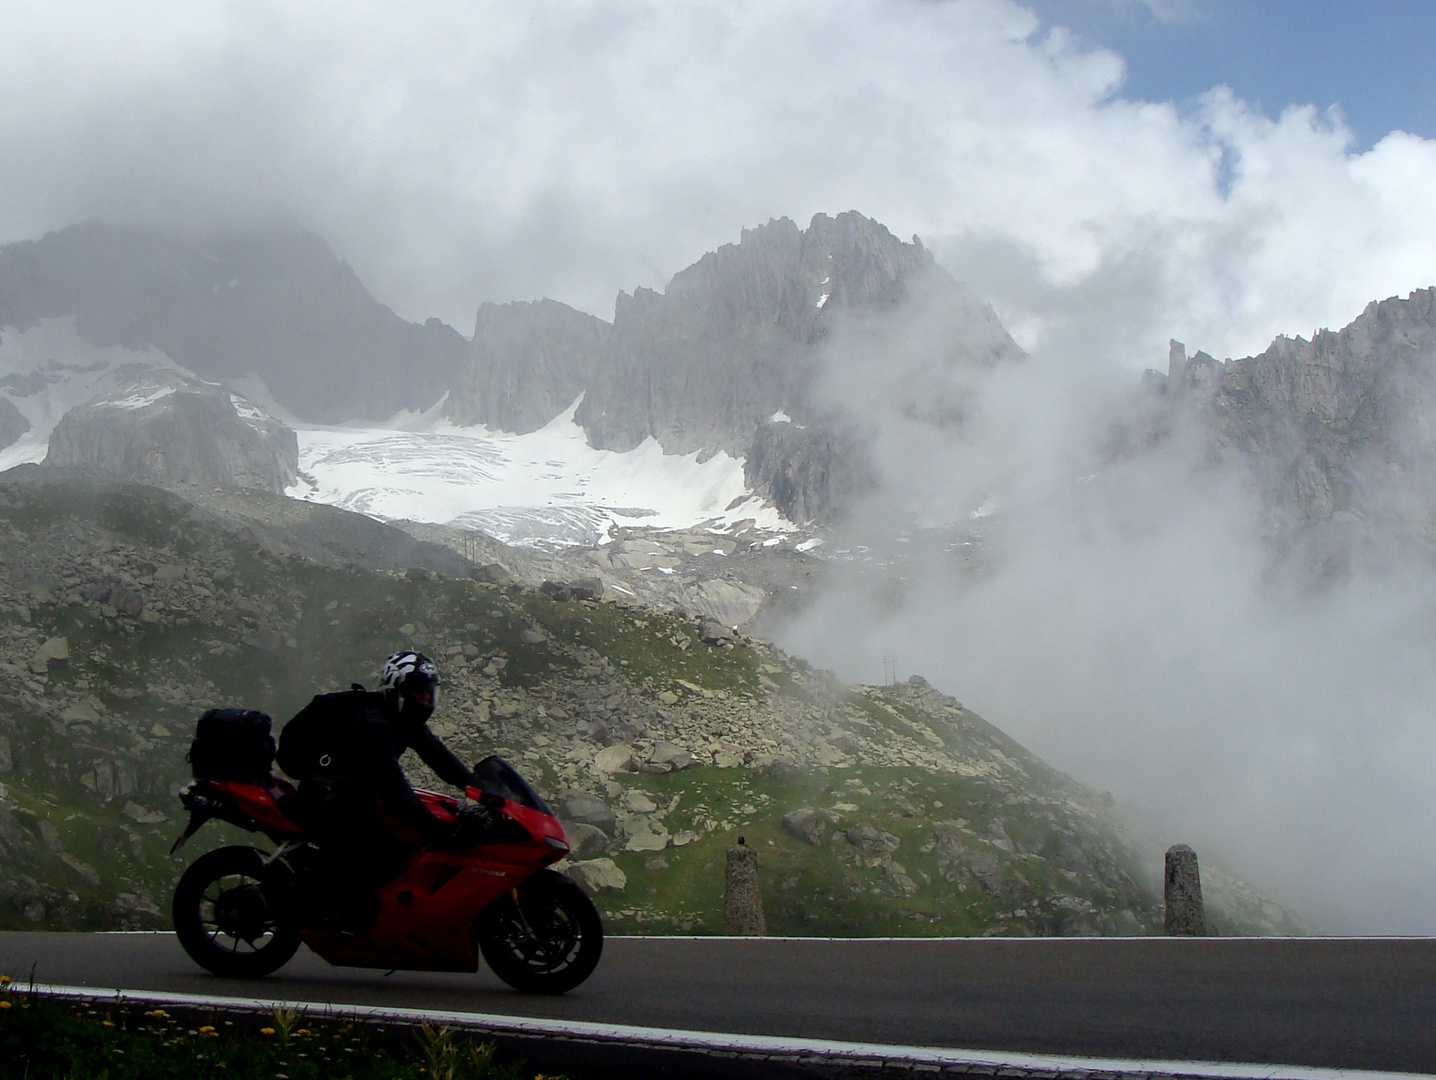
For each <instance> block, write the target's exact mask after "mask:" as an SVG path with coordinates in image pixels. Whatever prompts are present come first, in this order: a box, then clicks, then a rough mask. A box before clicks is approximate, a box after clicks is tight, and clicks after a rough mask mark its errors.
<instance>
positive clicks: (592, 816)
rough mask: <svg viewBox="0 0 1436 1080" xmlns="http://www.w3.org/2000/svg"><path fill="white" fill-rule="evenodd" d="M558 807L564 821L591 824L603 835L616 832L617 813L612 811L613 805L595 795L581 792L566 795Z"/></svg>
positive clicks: (611, 834) (610, 834) (612, 834)
mask: <svg viewBox="0 0 1436 1080" xmlns="http://www.w3.org/2000/svg"><path fill="white" fill-rule="evenodd" d="M559 809H560V814H561V816H562V818H563V820H564V821H574V822H577V823H578V824H580V825H592V826H593V827H594V828H595V829H598V830H600V831H601V832H603V834H604V835H605V836H615V835H617V833H618V815H617V814H615V813H614V812H613V807H611V806H609V805H608V803H606V802H604V801H603V800H602V799H600V798H597V797H596V796H593V795H586V794H583V793H575V794H573V795H569V796H566V797H565V798H564V799H563V800H562V802H561V803H560V807H559Z"/></svg>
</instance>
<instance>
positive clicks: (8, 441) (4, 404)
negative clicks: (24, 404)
mask: <svg viewBox="0 0 1436 1080" xmlns="http://www.w3.org/2000/svg"><path fill="white" fill-rule="evenodd" d="M29 430H30V421H28V420H26V419H25V414H24V413H22V412H21V411H20V410H19V409H17V408H16V407H15V403H14V402H13V401H11V400H10V399H9V398H0V450H4V449H5V448H6V447H7V446H12V445H14V443H15V440H17V439H18V438H20V436H21V435H24V434H25V432H27V431H29Z"/></svg>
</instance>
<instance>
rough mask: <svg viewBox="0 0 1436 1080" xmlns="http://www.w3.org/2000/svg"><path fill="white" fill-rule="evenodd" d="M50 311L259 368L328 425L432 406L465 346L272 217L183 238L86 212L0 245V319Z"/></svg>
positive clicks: (208, 365) (20, 323)
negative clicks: (402, 311)
mask: <svg viewBox="0 0 1436 1080" xmlns="http://www.w3.org/2000/svg"><path fill="white" fill-rule="evenodd" d="M62 316H73V317H74V318H75V321H76V325H77V327H78V328H79V331H80V333H81V334H82V335H83V336H84V337H85V339H86V340H88V341H89V342H90V343H91V344H93V345H96V346H108V345H123V346H126V347H128V348H130V349H135V350H143V349H145V348H147V347H150V346H153V347H154V348H156V349H158V350H160V351H161V352H163V353H164V354H165V355H166V356H168V357H169V358H170V359H171V360H173V361H174V362H175V363H177V364H180V365H182V366H184V367H185V368H187V369H189V370H190V371H192V372H194V373H195V374H197V375H199V376H201V377H203V378H209V379H238V378H245V377H249V376H257V377H258V378H260V379H262V380H263V381H264V382H265V384H266V385H267V386H268V388H269V390H270V392H271V393H273V395H274V396H275V398H276V399H278V400H279V402H280V403H281V404H283V405H284V406H285V408H287V409H289V411H290V412H292V413H294V414H295V415H296V416H298V417H300V418H302V419H305V420H312V421H318V422H326V423H327V422H338V421H343V420H353V419H358V418H368V419H384V418H387V417H389V416H392V415H393V414H394V413H395V412H397V411H398V410H399V409H402V408H425V407H428V406H430V405H432V404H433V403H434V402H435V401H437V400H438V399H439V398H440V397H441V396H442V395H443V393H444V392H445V390H447V389H449V387H450V386H451V385H452V384H453V382H454V379H455V376H456V374H457V369H458V362H459V359H460V357H461V356H462V355H463V354H464V352H465V351H466V348H467V346H466V344H465V342H464V339H463V336H462V335H460V334H459V333H458V332H457V331H455V330H454V329H452V328H451V327H449V326H446V325H444V324H443V323H441V322H439V321H438V320H436V319H431V320H429V321H428V322H427V323H425V324H424V325H422V326H419V325H416V324H413V323H409V322H406V321H404V320H403V319H401V318H400V317H399V316H397V315H395V314H394V312H392V311H390V310H389V309H388V308H387V307H385V306H384V305H382V304H380V303H379V302H378V301H377V300H375V299H374V298H373V297H372V296H370V295H369V293H368V291H367V290H366V289H365V288H364V286H363V285H362V284H361V283H360V281H359V279H358V278H357V277H356V276H355V274H354V272H353V271H352V270H351V269H350V268H349V267H348V265H347V264H345V263H343V262H341V261H340V260H339V259H338V258H336V257H335V255H334V253H333V252H332V251H330V249H329V247H328V245H327V244H325V243H324V241H323V240H321V239H319V238H318V237H317V236H314V235H312V234H310V233H305V232H302V231H300V230H298V229H295V228H290V227H284V226H274V227H267V228H255V229H248V230H241V231H233V232H223V233H216V234H213V235H209V236H189V235H182V234H176V233H165V232H161V231H158V230H153V229H141V228H131V227H125V226H118V225H107V224H102V223H99V222H91V223H88V224H84V225H74V226H70V227H69V228H65V229H61V230H60V231H59V232H55V233H49V234H47V235H46V236H44V237H43V238H42V239H40V240H37V241H27V242H24V243H15V244H8V245H6V246H5V247H3V248H0V326H9V327H14V328H16V329H18V330H26V329H28V328H30V327H32V326H34V325H36V324H37V323H39V322H40V321H41V320H44V319H53V318H58V317H62Z"/></svg>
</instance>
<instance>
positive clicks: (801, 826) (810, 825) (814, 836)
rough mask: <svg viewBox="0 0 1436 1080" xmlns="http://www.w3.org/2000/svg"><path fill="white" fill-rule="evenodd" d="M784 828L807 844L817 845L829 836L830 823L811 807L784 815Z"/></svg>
mask: <svg viewBox="0 0 1436 1080" xmlns="http://www.w3.org/2000/svg"><path fill="white" fill-rule="evenodd" d="M783 828H784V829H786V830H787V831H788V834H789V835H790V836H793V837H795V838H797V839H798V840H801V841H803V842H804V843H805V844H817V843H819V842H820V841H821V840H822V839H823V837H824V835H826V834H827V831H828V821H827V818H825V817H823V815H822V814H819V813H818V812H817V811H816V810H814V809H813V808H812V807H811V806H804V807H800V808H799V809H797V810H792V811H790V812H788V813H786V814H784V815H783Z"/></svg>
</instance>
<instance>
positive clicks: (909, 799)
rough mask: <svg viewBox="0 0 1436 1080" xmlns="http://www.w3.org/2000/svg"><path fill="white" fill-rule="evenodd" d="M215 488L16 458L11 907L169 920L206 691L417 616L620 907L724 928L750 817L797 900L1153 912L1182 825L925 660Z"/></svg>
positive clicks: (786, 912)
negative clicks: (749, 632)
mask: <svg viewBox="0 0 1436 1080" xmlns="http://www.w3.org/2000/svg"><path fill="white" fill-rule="evenodd" d="M196 490H202V489H196ZM211 490H212V491H214V492H216V495H215V502H214V503H213V504H212V505H209V506H199V505H197V504H195V503H194V502H191V501H188V500H185V499H182V498H180V497H178V496H177V495H175V494H173V493H170V492H165V491H162V490H159V489H156V488H153V487H146V486H141V485H135V484H126V483H119V482H112V481H105V480H102V479H98V478H96V477H94V476H91V475H86V474H77V473H74V472H67V471H64V470H55V469H43V468H38V467H25V468H22V469H17V470H12V471H11V472H9V473H6V474H4V475H3V476H0V636H3V638H4V641H5V650H4V656H5V660H4V663H3V666H0V675H3V678H0V784H3V794H0V847H3V849H4V850H3V854H0V867H3V869H0V922H2V923H4V924H6V925H10V926H55V927H60V926H67V927H76V926H92V927H103V926H115V925H160V924H162V923H163V916H162V914H161V912H162V909H163V907H164V905H165V897H166V892H167V890H168V888H169V887H170V883H171V882H172V880H173V878H174V876H175V874H176V873H177V872H178V870H179V869H180V867H181V866H182V865H183V862H184V860H183V859H171V858H170V857H169V856H168V855H167V854H166V847H167V844H168V841H169V840H170V839H171V838H172V836H173V834H174V833H175V831H176V830H177V828H178V823H177V822H176V821H174V820H173V817H174V815H175V811H176V807H175V805H174V802H173V797H172V793H173V791H174V789H175V787H176V786H177V785H178V783H179V782H180V781H181V780H182V779H183V777H184V774H185V772H186V766H185V764H184V758H183V755H184V752H185V750H186V748H187V743H188V738H189V734H190V732H191V730H192V725H193V722H194V719H195V718H196V716H197V715H198V713H199V712H200V711H201V710H202V709H204V708H206V707H211V706H215V705H220V704H237V703H243V704H246V705H250V706H253V707H259V708H263V709H266V710H267V711H270V712H271V713H272V714H274V715H275V716H277V717H280V718H282V717H284V716H287V715H290V714H292V713H293V712H294V711H295V710H296V709H297V708H298V707H299V706H300V705H302V704H303V702H304V701H305V700H306V699H307V697H308V695H309V694H311V693H313V692H315V691H316V690H324V689H337V688H340V687H344V686H347V685H348V684H349V682H350V681H351V680H353V679H356V678H358V679H361V680H363V679H369V678H372V674H373V670H374V668H375V666H376V665H377V662H378V660H379V658H380V657H382V656H383V655H384V654H385V653H387V652H388V651H389V650H391V649H392V648H394V647H395V646H396V645H399V644H401V643H403V644H409V643H412V644H414V645H416V646H418V647H420V648H423V649H425V650H427V651H429V652H431V653H432V654H434V655H436V656H437V657H439V659H440V663H441V666H442V669H443V671H444V675H445V694H444V708H443V712H442V714H441V716H440V718H439V721H438V723H437V730H438V731H439V732H440V733H441V734H442V735H443V737H444V738H446V739H447V740H448V741H450V742H451V744H453V745H454V746H455V747H456V748H457V749H458V750H459V752H460V753H462V754H464V755H465V756H467V757H477V756H479V755H482V754H484V753H488V752H492V751H497V752H500V753H503V754H505V755H506V756H509V757H511V758H513V759H515V760H516V761H517V762H519V763H520V765H521V767H522V768H523V769H524V770H525V771H526V772H528V773H530V774H531V775H532V776H533V777H534V778H535V779H536V781H537V783H538V785H539V787H540V789H541V790H543V791H544V792H546V793H548V794H549V795H551V796H553V797H554V801H555V802H556V803H557V805H558V806H559V807H560V809H561V811H562V813H563V814H564V815H565V816H566V818H567V820H568V821H569V822H570V824H571V826H572V830H571V831H572V835H573V837H574V839H575V840H576V841H577V843H578V850H577V851H576V853H575V854H576V858H575V860H574V862H573V863H572V864H571V869H572V871H573V873H574V874H575V875H576V876H577V877H578V878H580V879H581V880H583V881H584V882H586V883H587V885H588V886H589V887H590V888H591V889H593V890H594V891H595V892H596V893H597V894H598V897H599V901H600V903H601V904H602V905H603V907H604V908H605V910H606V911H607V913H608V918H609V921H610V925H611V927H613V928H614V929H624V928H627V929H640V928H646V929H650V930H665V929H667V930H673V929H683V930H690V931H696V932H713V931H716V930H718V929H719V928H720V926H721V917H720V913H719V907H718V896H719V891H720V890H721V884H720V883H721V873H722V857H723V856H722V853H723V850H724V848H725V847H726V845H728V844H729V843H731V842H732V841H733V839H734V837H735V836H736V835H737V834H738V833H742V834H743V835H745V836H746V837H747V838H748V840H749V842H750V843H753V844H756V845H757V846H758V848H759V851H760V859H761V864H762V868H763V874H764V888H765V889H766V890H767V895H768V903H769V911H770V920H769V926H770V928H771V929H773V930H775V931H781V932H791V933H874V932H898V931H901V932H904V933H912V932H916V933H1014V934H1024V933H1037V934H1053V933H1112V932H1144V931H1149V930H1150V929H1152V928H1153V927H1154V926H1155V925H1156V922H1157V909H1156V900H1155V895H1154V892H1153V883H1154V879H1155V874H1156V871H1157V867H1158V866H1159V865H1160V863H1159V861H1158V856H1156V855H1155V854H1153V853H1151V852H1144V851H1141V850H1139V849H1138V848H1137V847H1136V846H1135V845H1134V843H1133V841H1131V839H1130V835H1129V833H1128V831H1127V830H1126V829H1125V827H1124V826H1123V824H1122V822H1121V820H1120V818H1119V817H1118V816H1117V815H1116V813H1115V810H1114V808H1112V807H1111V806H1110V805H1108V803H1109V800H1105V799H1104V798H1103V797H1101V796H1099V795H1097V794H1095V793H1093V792H1090V791H1088V790H1086V789H1084V788H1082V787H1081V786H1080V785H1078V784H1076V783H1074V782H1073V781H1071V780H1069V779H1067V778H1066V777H1063V776H1061V775H1060V774H1057V773H1055V772H1053V771H1052V770H1051V769H1049V768H1047V767H1046V766H1044V765H1043V764H1042V763H1041V762H1040V761H1038V760H1037V759H1035V758H1034V757H1032V755H1030V754H1029V753H1027V752H1026V751H1025V750H1023V749H1022V748H1021V747H1020V746H1017V745H1016V744H1014V743H1013V742H1012V741H1011V740H1009V739H1007V738H1006V737H1005V736H1003V735H1002V734H1001V733H1000V732H999V731H997V730H996V729H995V728H993V727H991V726H990V725H988V724H987V723H985V722H984V721H983V720H981V718H979V717H977V716H975V715H974V714H973V713H971V712H970V711H969V710H966V709H964V708H963V707H962V706H961V705H960V704H959V703H958V702H956V701H954V700H953V699H951V698H948V697H945V696H944V695H942V694H940V693H938V692H937V691H935V690H934V689H932V688H931V687H929V686H927V685H926V684H924V683H922V682H921V680H912V681H910V682H909V683H908V684H904V685H902V686H897V687H886V688H879V687H850V686H844V685H841V684H839V683H838V682H836V681H835V680H834V679H832V678H831V677H830V676H827V675H824V674H823V673H821V672H816V671H813V670H811V669H810V668H809V667H808V666H807V665H805V664H804V663H802V662H801V661H799V660H796V659H794V658H791V657H788V656H786V655H784V654H783V653H781V652H780V651H779V650H777V649H774V648H772V647H771V646H768V645H766V644H764V643H763V642H760V641H756V640H752V639H748V638H745V637H742V636H740V635H737V634H735V633H733V632H732V631H730V630H728V629H727V628H725V627H722V626H720V625H718V624H717V623H716V622H714V621H713V620H708V619H703V618H692V617H687V616H683V615H679V614H677V613H662V612H655V611H652V610H649V609H646V608H641V607H638V606H635V605H631V604H626V603H613V602H600V601H596V600H590V599H586V598H585V594H584V593H583V592H582V590H581V589H578V588H568V589H560V588H550V589H545V590H536V589H531V588H527V587H524V586H521V585H516V584H500V583H496V582H494V581H493V580H491V579H490V577H491V576H490V575H489V574H488V573H486V572H485V571H484V570H483V569H482V568H479V567H475V566H474V565H473V564H472V563H470V562H468V561H466V560H460V559H458V558H457V557H456V556H455V555H454V554H453V553H452V552H449V551H447V550H446V549H443V548H438V547H434V546H432V545H425V544H422V543H419V542H416V541H414V540H412V539H411V538H409V537H406V536H405V535H404V534H402V533H399V532H398V531H397V530H394V529H391V528H388V527H386V526H383V525H379V524H377V523H375V522H371V521H366V520H364V519H358V522H357V523H356V525H355V526H354V529H353V530H352V535H356V536H358V535H370V536H371V539H372V538H374V537H377V534H379V533H382V534H384V539H383V542H382V543H381V542H375V543H372V544H365V543H354V544H351V545H350V546H349V547H348V549H347V550H346V551H344V552H341V551H340V550H338V549H335V548H323V547H318V546H316V545H315V544H314V543H313V539H312V533H313V532H315V531H319V532H327V531H330V530H327V529H318V530H316V528H315V523H314V522H313V521H311V520H309V519H310V517H311V515H312V514H315V513H318V514H322V515H326V516H327V517H328V518H332V517H333V516H334V515H339V514H342V512H341V511H336V510H332V509H330V508H323V507H311V506H307V505H305V504H301V503H294V502H293V501H292V500H282V499H277V498H274V497H271V496H267V495H264V494H263V493H261V492H246V493H241V494H242V498H240V499H238V500H237V503H236V502H235V501H231V500H232V496H233V494H234V493H233V491H232V489H211ZM285 504H287V505H285ZM281 507H283V509H282V510H281V509H280V508H281ZM285 515H289V516H288V518H287V520H286V518H285ZM344 516H345V517H355V515H344ZM330 524H334V523H333V522H332V521H331V522H330ZM256 526H258V527H257V528H256ZM306 527H307V528H309V529H310V530H311V537H310V538H309V539H306V538H305V535H304V530H305V528H306ZM335 531H339V530H335ZM306 551H308V552H309V554H312V555H313V556H314V557H312V558H311V557H308V555H306V554H305V552H306ZM346 554H347V555H348V556H349V557H347V558H346V557H345V555H346ZM406 564H407V568H406ZM459 572H463V575H462V576H459ZM419 779H421V780H422V779H424V778H423V777H422V776H419ZM430 782H431V783H432V782H433V781H432V779H430ZM219 840H220V834H219V833H217V832H216V833H214V834H212V835H211V836H210V842H211V843H214V842H219ZM193 848H194V845H192V846H191V849H186V851H185V852H184V855H186V856H187V857H190V858H192V857H193V856H194V854H195V853H196V851H195V850H193ZM1259 899H1260V898H1258V900H1259ZM1276 914H1277V916H1279V917H1280V918H1281V919H1285V916H1284V915H1282V913H1280V912H1279V911H1277V913H1276ZM1222 918H1223V919H1224V920H1225V922H1224V923H1223V925H1224V926H1225V927H1226V928H1227V929H1228V930H1231V929H1239V928H1240V929H1259V928H1262V927H1265V928H1266V929H1268V930H1270V929H1271V928H1272V927H1273V925H1275V924H1273V923H1272V922H1271V916H1270V913H1267V914H1266V915H1263V913H1262V912H1261V910H1260V908H1259V907H1258V908H1257V909H1256V913H1255V915H1252V914H1251V912H1248V913H1247V914H1246V915H1245V916H1244V915H1240V914H1237V915H1229V916H1222ZM1263 920H1265V921H1263Z"/></svg>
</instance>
